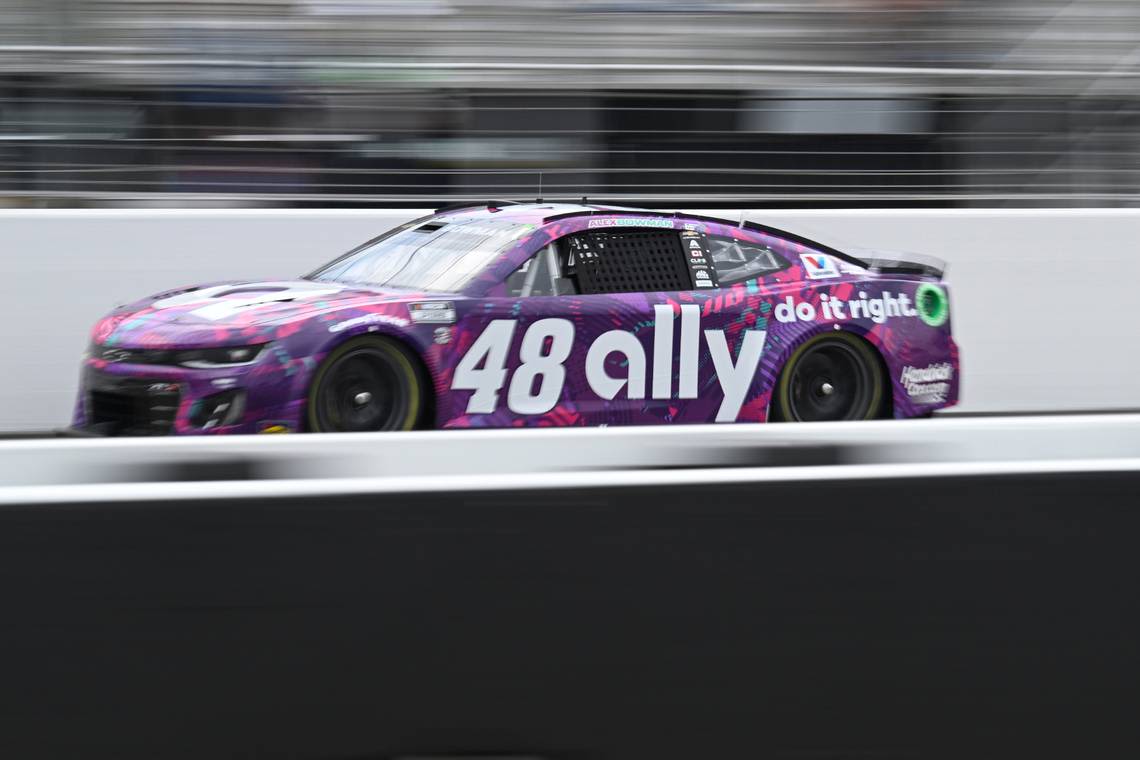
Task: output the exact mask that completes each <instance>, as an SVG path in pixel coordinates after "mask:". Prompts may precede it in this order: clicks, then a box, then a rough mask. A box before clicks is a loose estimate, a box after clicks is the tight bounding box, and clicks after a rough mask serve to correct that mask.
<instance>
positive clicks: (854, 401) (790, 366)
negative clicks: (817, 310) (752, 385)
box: [772, 332, 886, 422]
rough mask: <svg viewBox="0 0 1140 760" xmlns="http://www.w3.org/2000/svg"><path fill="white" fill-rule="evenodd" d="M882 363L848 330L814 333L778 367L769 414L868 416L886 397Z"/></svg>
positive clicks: (786, 417) (809, 418)
mask: <svg viewBox="0 0 1140 760" xmlns="http://www.w3.org/2000/svg"><path fill="white" fill-rule="evenodd" d="M884 387H885V382H884V376H883V368H882V364H881V363H880V362H879V357H878V356H877V355H876V354H875V351H874V349H873V348H871V346H869V345H868V344H867V343H866V342H865V341H863V340H862V339H860V338H858V337H857V336H855V335H852V334H851V333H845V332H834V333H828V334H826V335H817V336H816V337H814V338H812V339H811V340H809V341H807V342H806V343H804V344H803V345H802V346H800V347H799V348H797V349H796V351H795V353H793V354H792V356H791V358H790V359H788V363H787V364H785V365H784V369H783V371H782V372H781V373H780V379H779V381H777V383H776V392H775V393H774V394H773V399H772V417H773V419H775V420H782V421H787V422H823V421H834V420H870V419H874V418H875V417H878V416H879V413H880V412H881V410H882V408H883V402H884V399H885V397H886V393H885V391H884Z"/></svg>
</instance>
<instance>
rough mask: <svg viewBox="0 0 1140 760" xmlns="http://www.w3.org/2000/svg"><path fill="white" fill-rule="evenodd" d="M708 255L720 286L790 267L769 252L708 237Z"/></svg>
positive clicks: (744, 243)
mask: <svg viewBox="0 0 1140 760" xmlns="http://www.w3.org/2000/svg"><path fill="white" fill-rule="evenodd" d="M709 253H710V255H711V256H712V261H713V267H714V268H715V269H716V274H717V278H718V279H719V280H720V284H721V285H731V284H732V283H734V282H741V281H743V280H751V279H752V278H754V277H763V276H764V275H766V274H772V273H773V272H779V271H780V270H781V269H787V268H788V267H790V266H791V264H789V263H788V262H787V261H786V260H785V259H784V258H783V257H781V256H780V255H779V254H778V253H776V252H775V251H773V250H772V249H771V248H767V247H765V246H763V245H760V244H758V243H746V242H743V241H741V240H736V239H734V238H730V237H721V236H720V235H712V236H710V237H709Z"/></svg>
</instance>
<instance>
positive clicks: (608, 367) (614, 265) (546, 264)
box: [73, 202, 959, 435]
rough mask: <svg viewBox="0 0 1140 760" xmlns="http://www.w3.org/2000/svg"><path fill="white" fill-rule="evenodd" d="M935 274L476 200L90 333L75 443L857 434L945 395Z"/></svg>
mask: <svg viewBox="0 0 1140 760" xmlns="http://www.w3.org/2000/svg"><path fill="white" fill-rule="evenodd" d="M943 271H944V267H943V266H942V265H941V263H940V262H937V261H936V260H926V261H915V260H904V259H898V258H887V257H882V256H872V257H863V258H860V257H857V256H854V255H851V254H848V253H844V252H842V251H839V250H836V249H834V248H831V247H829V246H826V245H823V244H821V243H816V242H812V241H810V240H807V239H804V238H802V237H800V236H798V235H795V234H793V233H789V232H783V231H780V230H777V229H773V228H770V227H766V226H763V225H760V224H755V223H752V222H745V221H741V222H733V221H729V220H724V219H716V218H709V217H704V216H696V215H692V214H685V213H663V212H659V211H646V210H639V209H630V208H622V207H617V206H608V205H594V204H589V203H587V202H584V203H580V204H579V203H541V202H539V203H508V202H488V203H483V204H478V205H475V206H465V207H459V208H448V209H441V210H439V211H437V212H436V213H435V214H433V215H431V216H428V217H424V218H420V219H417V220H415V221H412V222H409V223H407V224H403V225H400V226H398V227H396V228H395V229H393V230H390V231H388V232H386V233H384V234H383V235H380V236H379V237H377V238H375V239H373V240H370V241H368V242H366V243H364V244H363V245H360V246H359V247H357V248H355V249H353V250H351V251H349V252H348V253H346V254H344V255H343V256H341V257H339V258H337V259H335V260H334V261H332V262H331V263H329V264H327V265H325V266H323V267H321V268H320V269H317V270H316V271H314V272H313V273H312V274H309V275H307V276H305V277H302V278H300V279H297V280H289V281H276V280H274V281H264V282H256V281H255V282H227V283H215V284H208V285H199V286H195V287H185V288H179V289H177V290H170V291H167V292H164V293H159V294H158V295H155V296H152V297H150V298H146V299H144V300H142V301H139V302H137V303H132V304H130V305H126V306H122V307H120V308H117V309H116V310H115V311H113V312H112V313H111V314H110V315H108V316H107V317H105V318H103V319H102V320H100V321H99V322H98V323H97V324H96V326H95V328H94V331H93V334H92V339H91V344H90V348H89V351H88V353H87V355H86V356H85V358H84V362H83V364H84V366H83V373H82V379H81V388H80V391H79V398H78V403H77V404H76V408H75V415H74V419H73V427H74V428H76V429H78V430H82V431H87V432H89V433H96V434H105V435H116V434H118V435H142V434H149V435H155V434H179V435H192V434H218V433H284V432H356V431H392V430H410V429H413V428H473V427H479V428H488V427H525V426H586V425H590V426H605V425H649V424H667V423H709V422H721V423H724V422H764V421H769V420H780V421H819V420H867V419H874V418H878V417H895V418H905V417H917V416H926V415H929V414H930V413H932V412H933V411H935V410H937V409H942V408H945V407H948V406H951V405H953V404H955V403H956V402H957V399H958V374H959V372H958V349H957V346H956V344H955V342H954V339H953V337H952V335H951V329H950V302H949V295H948V291H947V288H946V285H945V284H944V282H943V281H942V280H943Z"/></svg>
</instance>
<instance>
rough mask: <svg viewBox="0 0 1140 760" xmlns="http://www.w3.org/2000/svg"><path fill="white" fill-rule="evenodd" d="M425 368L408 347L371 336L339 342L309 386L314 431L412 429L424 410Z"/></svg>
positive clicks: (309, 411)
mask: <svg viewBox="0 0 1140 760" xmlns="http://www.w3.org/2000/svg"><path fill="white" fill-rule="evenodd" d="M421 374H422V373H421V371H420V369H419V366H418V364H417V362H416V359H415V358H414V357H412V356H411V355H410V354H409V353H408V351H407V349H405V348H404V347H403V346H401V345H400V344H399V343H397V342H396V341H393V340H389V339H387V338H380V337H374V336H366V337H362V338H355V339H353V340H350V341H348V342H346V343H344V344H343V345H341V346H338V347H337V348H336V349H334V350H333V351H332V353H330V354H329V355H328V357H327V358H326V359H325V361H324V363H323V364H321V366H320V367H319V368H317V373H316V375H315V376H314V377H313V383H312V385H311V386H310V387H309V409H308V422H309V430H311V431H313V432H315V433H358V432H367V431H378V430H411V429H412V428H414V427H415V426H416V424H417V423H418V422H419V421H420V416H421V414H422V413H423V409H424V401H425V396H426V394H425V392H424V383H423V380H422V377H421Z"/></svg>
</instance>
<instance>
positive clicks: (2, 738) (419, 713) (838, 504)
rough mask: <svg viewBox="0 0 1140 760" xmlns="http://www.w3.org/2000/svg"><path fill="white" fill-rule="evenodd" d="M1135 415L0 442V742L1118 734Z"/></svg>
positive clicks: (291, 752) (361, 750) (910, 739)
mask: <svg viewBox="0 0 1140 760" xmlns="http://www.w3.org/2000/svg"><path fill="white" fill-rule="evenodd" d="M1138 424H1140V417H1138V416H1134V415H1133V416H1122V417H1098V418H1051V419H1015V420H1004V419H987V420H969V419H963V420H932V421H924V422H908V423H868V424H843V425H822V424H821V425H803V426H793V425H784V426H776V425H772V426H764V427H761V426H737V427H734V428H714V429H708V428H695V427H694V428H675V429H670V430H652V431H647V430H635V429H629V430H618V429H613V430H608V429H607V430H583V431H573V430H569V431H519V432H512V431H500V432H488V433H479V432H465V433H425V434H410V435H399V436H395V435H392V436H387V435H380V436H357V437H351V436H320V437H318V436H312V437H307V438H304V437H299V438H296V439H290V438H287V437H283V438H268V437H267V438H246V439H231V440H210V441H161V442H156V441H100V442H90V441H82V440H80V441H71V440H64V441H26V442H19V443H4V444H0V463H3V467H4V469H3V479H4V482H5V483H7V484H12V483H23V485H19V486H16V485H8V486H6V487H4V488H2V489H0V502H2V503H0V598H2V599H4V622H3V625H0V652H3V653H4V678H3V680H2V682H0V684H2V685H0V709H2V710H3V712H4V715H5V717H6V727H5V730H4V731H3V732H0V752H3V754H5V755H6V756H13V757H17V756H18V757H61V756H78V755H82V756H114V757H117V758H133V757H139V758H144V757H145V758H152V757H157V756H162V757H175V758H179V757H186V758H198V757H236V756H260V757H266V756H269V757H295V758H355V757H360V758H364V757H368V758H411V757H419V758H424V757H437V758H438V757H462V756H471V755H477V754H478V755H480V756H484V757H485V756H496V757H512V758H515V757H529V758H556V757H557V758H595V757H597V758H616V757H621V758H626V757H653V758H686V760H689V759H691V758H694V757H724V756H757V757H761V756H823V755H826V756H844V757H847V756H864V755H872V754H875V755H884V754H887V755H896V756H906V757H964V756H981V757H998V756H1000V757H1010V756H1015V757H1022V756H1024V757H1029V756H1035V757H1037V756H1051V755H1057V754H1060V755H1068V756H1077V755H1080V756H1103V755H1107V754H1110V753H1112V754H1115V753H1118V752H1119V749H1120V748H1121V747H1126V746H1127V747H1131V746H1133V742H1134V739H1135V736H1134V729H1133V725H1134V720H1133V717H1134V713H1135V707H1136V705H1137V697H1138V696H1140V693H1138V692H1140V690H1138V688H1137V686H1136V678H1135V674H1136V654H1135V641H1136V640H1137V638H1138V637H1140V624H1138V622H1137V618H1136V616H1135V615H1133V614H1131V612H1130V610H1131V606H1130V603H1129V601H1128V599H1129V594H1130V593H1131V592H1130V589H1129V586H1128V579H1130V578H1133V577H1135V576H1136V570H1137V567H1136V565H1137V562H1136V553H1135V536H1136V535H1137V534H1138V533H1140V510H1136V509H1134V508H1133V505H1132V502H1133V501H1134V499H1133V498H1132V496H1133V495H1134V494H1136V493H1137V489H1138V487H1140V457H1138V456H1136V448H1137V447H1138V446H1140V443H1138V441H1140V439H1138V438H1137V437H1136V435H1135V433H1136V432H1137V425H1138ZM1041 457H1049V458H1050V459H1047V460H1043V459H1041ZM1076 457H1084V458H1082V459H1078V458H1076ZM1110 457H1111V458H1110ZM986 459H991V460H993V461H988V462H987V461H980V460H986ZM813 461H823V462H826V463H827V464H825V465H823V466H807V465H809V464H810V463H811V462H813ZM37 462H38V464H37ZM765 464H767V465H770V466H762V465H765ZM758 465H760V466H758ZM226 466H231V467H232V469H231V470H230V471H228V472H227V471H225V470H224V467H226ZM247 466H248V469H247ZM132 473H134V474H135V476H136V478H135V479H136V481H138V480H143V481H148V480H149V481H157V482H126V481H128V480H130V479H131V478H130V476H131V474H132ZM445 473H452V474H450V475H447V474H445ZM203 477H204V478H208V479H207V480H201V481H199V480H197V479H198V478H203ZM246 477H254V479H252V480H246V479H243V478H246ZM93 481H103V482H93ZM191 481H195V482H191ZM60 726H66V730H60Z"/></svg>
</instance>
